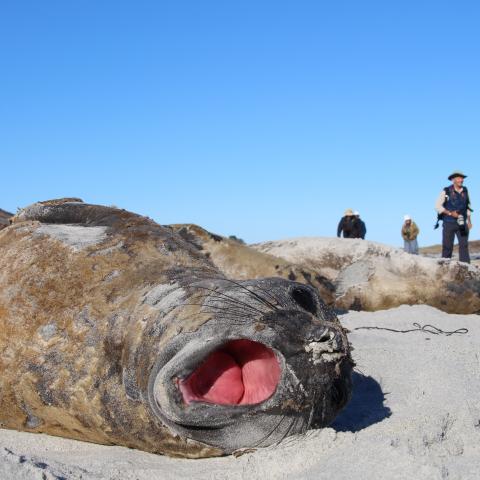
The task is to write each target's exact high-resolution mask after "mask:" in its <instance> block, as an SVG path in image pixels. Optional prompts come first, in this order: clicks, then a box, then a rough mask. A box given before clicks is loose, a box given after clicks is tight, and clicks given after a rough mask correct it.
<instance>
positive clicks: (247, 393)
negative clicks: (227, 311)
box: [177, 339, 281, 405]
mask: <svg viewBox="0 0 480 480" xmlns="http://www.w3.org/2000/svg"><path fill="white" fill-rule="evenodd" d="M280 373H281V370H280V365H279V362H278V360H277V358H276V356H275V353H274V352H273V350H272V349H270V348H268V347H267V346H265V345H263V344H261V343H258V342H254V341H251V340H247V339H239V340H231V341H229V342H228V343H226V344H225V345H223V346H222V347H220V348H218V349H217V350H215V351H213V352H211V353H210V354H209V355H208V356H207V357H206V358H205V359H204V360H203V361H202V362H201V364H200V365H199V366H198V367H197V368H196V369H195V370H194V371H193V372H192V373H191V374H190V375H189V376H188V377H187V378H186V379H183V380H177V384H178V387H179V389H180V391H181V393H182V396H183V400H184V402H185V403H186V404H190V403H192V402H206V403H213V404H218V405H253V404H257V403H261V402H263V401H265V400H267V399H268V398H270V397H271V396H272V395H273V393H274V392H275V390H276V388H277V385H278V383H279V380H280Z"/></svg>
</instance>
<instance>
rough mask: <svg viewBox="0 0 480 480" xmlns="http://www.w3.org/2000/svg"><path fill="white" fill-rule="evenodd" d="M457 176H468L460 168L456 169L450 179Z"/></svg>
mask: <svg viewBox="0 0 480 480" xmlns="http://www.w3.org/2000/svg"><path fill="white" fill-rule="evenodd" d="M455 177H463V178H467V176H466V175H465V174H464V173H462V172H461V171H460V170H455V171H454V172H453V173H452V174H451V175H449V176H448V179H449V180H451V179H452V178H455Z"/></svg>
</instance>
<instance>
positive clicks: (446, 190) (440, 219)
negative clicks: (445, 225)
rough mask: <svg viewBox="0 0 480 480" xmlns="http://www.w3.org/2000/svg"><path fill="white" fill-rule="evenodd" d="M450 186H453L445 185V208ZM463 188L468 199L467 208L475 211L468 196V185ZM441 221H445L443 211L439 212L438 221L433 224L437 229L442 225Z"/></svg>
mask: <svg viewBox="0 0 480 480" xmlns="http://www.w3.org/2000/svg"><path fill="white" fill-rule="evenodd" d="M450 188H451V186H449V187H445V188H444V189H443V191H444V192H445V201H444V202H443V205H442V206H443V207H444V208H445V204H446V203H447V201H448V194H449V191H450ZM462 188H463V191H464V192H465V196H466V199H467V210H470V211H471V212H473V208H472V207H471V206H470V197H469V196H468V189H467V187H462ZM440 221H443V213H438V214H437V223H436V224H435V225H434V226H433V229H434V230H436V229H437V228H438V227H439V226H440Z"/></svg>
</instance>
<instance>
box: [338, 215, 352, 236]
mask: <svg viewBox="0 0 480 480" xmlns="http://www.w3.org/2000/svg"><path fill="white" fill-rule="evenodd" d="M355 223H356V219H355V216H354V215H353V210H352V209H351V208H347V209H346V210H345V213H344V214H343V217H342V218H341V219H340V222H339V223H338V227H337V237H340V235H341V234H342V232H343V238H355V237H354V235H355Z"/></svg>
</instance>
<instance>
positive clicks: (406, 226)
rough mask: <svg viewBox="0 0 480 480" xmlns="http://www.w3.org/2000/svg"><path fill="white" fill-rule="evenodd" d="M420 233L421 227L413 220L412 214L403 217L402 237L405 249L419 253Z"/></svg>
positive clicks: (415, 253) (408, 251)
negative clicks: (418, 239)
mask: <svg viewBox="0 0 480 480" xmlns="http://www.w3.org/2000/svg"><path fill="white" fill-rule="evenodd" d="M419 233H420V229H419V228H418V226H417V224H416V223H415V222H414V221H413V220H412V217H410V215H405V216H404V217H403V225H402V237H403V249H404V250H405V252H407V253H413V254H414V255H417V254H418V241H417V237H418V234H419Z"/></svg>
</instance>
